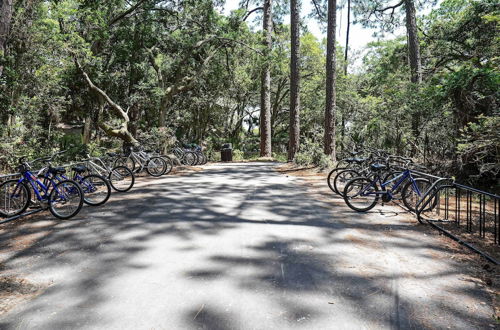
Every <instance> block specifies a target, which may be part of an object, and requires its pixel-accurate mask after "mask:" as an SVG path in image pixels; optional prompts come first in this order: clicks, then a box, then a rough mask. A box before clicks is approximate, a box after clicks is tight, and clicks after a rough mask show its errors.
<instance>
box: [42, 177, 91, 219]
mask: <svg viewBox="0 0 500 330" xmlns="http://www.w3.org/2000/svg"><path fill="white" fill-rule="evenodd" d="M64 185H72V186H73V187H72V188H71V189H67V186H66V187H65V186H64ZM58 187H59V189H61V188H64V191H65V192H66V193H67V195H68V196H69V195H71V196H77V195H78V196H79V198H78V200H77V201H76V203H75V204H76V208H75V209H74V210H73V211H72V212H71V213H69V214H66V215H62V214H60V213H58V212H57V211H56V210H55V208H54V206H55V205H56V204H57V202H56V201H55V200H56V199H55V197H56V196H54V195H55V194H56V193H59V189H58ZM65 197H67V196H65ZM83 200H84V197H83V191H82V188H81V187H80V185H79V184H78V183H77V182H75V181H73V180H63V181H60V182H58V183H56V184H55V185H54V187H52V191H51V192H50V194H49V210H50V213H52V215H53V216H55V217H56V218H58V219H62V220H67V219H70V218H73V217H74V216H75V215H77V214H78V213H79V212H80V210H81V209H82V206H83ZM63 203H65V202H63Z"/></svg>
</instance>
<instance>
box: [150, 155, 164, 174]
mask: <svg viewBox="0 0 500 330" xmlns="http://www.w3.org/2000/svg"><path fill="white" fill-rule="evenodd" d="M157 162H159V163H161V164H162V165H161V167H157V166H160V165H157ZM151 163H154V164H153V166H154V167H151ZM157 168H158V169H159V170H158V171H156V169H157ZM153 169H155V170H153ZM166 170H167V162H166V161H165V160H164V159H163V158H161V157H151V158H150V159H149V160H148V162H147V163H146V172H148V174H149V175H151V176H154V177H159V176H162V175H163V174H164V173H165V171H166Z"/></svg>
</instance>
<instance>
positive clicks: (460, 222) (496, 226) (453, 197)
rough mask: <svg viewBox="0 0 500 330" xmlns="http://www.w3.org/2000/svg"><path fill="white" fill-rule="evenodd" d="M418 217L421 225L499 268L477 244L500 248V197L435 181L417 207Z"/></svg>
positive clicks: (495, 261)
mask: <svg viewBox="0 0 500 330" xmlns="http://www.w3.org/2000/svg"><path fill="white" fill-rule="evenodd" d="M433 205H435V206H434V207H431V206H433ZM424 214H425V217H424ZM416 215H417V219H418V221H419V222H421V223H429V224H431V225H432V226H433V227H435V228H436V229H438V230H440V231H442V232H443V233H444V234H446V235H447V236H449V237H451V238H453V239H455V240H456V241H458V242H459V243H461V244H463V245H465V246H467V247H468V248H470V249H472V250H474V251H475V252H478V253H479V254H481V255H482V256H483V257H485V258H486V259H488V260H489V261H491V262H494V263H496V264H498V261H497V260H495V259H494V258H492V257H491V256H489V255H487V254H486V253H484V252H482V251H480V250H479V249H478V248H477V247H476V245H477V244H476V243H478V244H480V245H481V246H490V247H491V246H496V247H498V246H499V245H500V196H498V195H495V194H492V193H489V192H486V191H482V190H479V189H476V188H472V187H468V186H465V185H462V184H458V183H455V182H453V181H452V180H451V179H445V178H442V179H439V180H436V181H435V182H434V183H433V185H432V186H431V188H430V189H429V190H428V191H427V192H426V194H424V196H423V197H422V199H421V200H420V201H419V203H417V207H416Z"/></svg>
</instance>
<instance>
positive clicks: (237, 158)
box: [233, 149, 245, 161]
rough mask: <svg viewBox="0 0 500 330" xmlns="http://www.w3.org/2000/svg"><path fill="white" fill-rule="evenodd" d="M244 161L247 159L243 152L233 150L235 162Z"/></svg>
mask: <svg viewBox="0 0 500 330" xmlns="http://www.w3.org/2000/svg"><path fill="white" fill-rule="evenodd" d="M244 159H245V155H244V153H243V151H241V150H238V149H234V150H233V160H234V161H240V160H244Z"/></svg>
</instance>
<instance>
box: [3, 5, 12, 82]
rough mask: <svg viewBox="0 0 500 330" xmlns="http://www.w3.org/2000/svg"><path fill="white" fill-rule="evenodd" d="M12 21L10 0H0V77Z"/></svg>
mask: <svg viewBox="0 0 500 330" xmlns="http://www.w3.org/2000/svg"><path fill="white" fill-rule="evenodd" d="M11 20H12V0H0V77H1V76H2V75H3V62H4V56H5V44H6V43H7V37H8V35H9V31H10V23H11Z"/></svg>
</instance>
